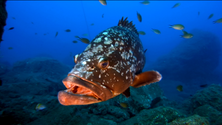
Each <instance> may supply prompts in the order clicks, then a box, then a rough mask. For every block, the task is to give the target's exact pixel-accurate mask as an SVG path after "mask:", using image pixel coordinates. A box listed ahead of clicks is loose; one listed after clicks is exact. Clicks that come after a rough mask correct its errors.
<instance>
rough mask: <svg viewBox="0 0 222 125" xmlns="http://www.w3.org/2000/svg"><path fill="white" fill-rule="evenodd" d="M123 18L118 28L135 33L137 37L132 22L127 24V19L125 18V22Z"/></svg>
mask: <svg viewBox="0 0 222 125" xmlns="http://www.w3.org/2000/svg"><path fill="white" fill-rule="evenodd" d="M123 18H124V17H122V19H121V20H120V21H119V23H118V26H121V27H125V28H127V29H129V30H131V31H133V32H135V33H136V34H137V35H139V33H138V32H137V30H136V27H135V25H133V22H132V21H131V22H128V20H127V18H128V17H126V18H125V20H123Z"/></svg>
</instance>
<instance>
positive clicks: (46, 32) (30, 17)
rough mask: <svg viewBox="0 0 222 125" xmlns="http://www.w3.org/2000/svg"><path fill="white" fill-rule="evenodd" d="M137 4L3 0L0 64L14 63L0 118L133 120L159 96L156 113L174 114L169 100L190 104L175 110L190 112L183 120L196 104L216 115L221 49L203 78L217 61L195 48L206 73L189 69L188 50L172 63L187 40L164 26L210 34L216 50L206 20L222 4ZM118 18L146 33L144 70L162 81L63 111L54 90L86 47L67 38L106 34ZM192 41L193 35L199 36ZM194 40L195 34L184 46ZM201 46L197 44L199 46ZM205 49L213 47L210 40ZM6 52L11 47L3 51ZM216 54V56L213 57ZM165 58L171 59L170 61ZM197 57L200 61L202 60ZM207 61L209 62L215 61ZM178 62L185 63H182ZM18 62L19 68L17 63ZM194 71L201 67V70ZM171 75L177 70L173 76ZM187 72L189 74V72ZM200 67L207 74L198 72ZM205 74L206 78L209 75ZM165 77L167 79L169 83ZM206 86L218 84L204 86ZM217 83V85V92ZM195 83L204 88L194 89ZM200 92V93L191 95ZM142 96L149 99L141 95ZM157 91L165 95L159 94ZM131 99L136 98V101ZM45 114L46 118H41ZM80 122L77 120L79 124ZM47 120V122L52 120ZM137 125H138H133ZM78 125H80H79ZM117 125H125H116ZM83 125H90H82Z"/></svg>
mask: <svg viewBox="0 0 222 125" xmlns="http://www.w3.org/2000/svg"><path fill="white" fill-rule="evenodd" d="M140 2H141V1H107V5H106V6H103V5H102V4H101V3H100V2H99V1H98V0H95V1H7V2H6V10H7V12H8V18H7V20H6V24H7V25H6V26H5V27H4V29H5V32H4V34H3V37H2V39H3V41H2V42H1V44H0V63H2V62H4V63H9V64H11V65H13V64H16V65H15V66H14V68H13V69H12V70H11V69H10V68H9V69H7V72H6V70H5V72H6V73H5V74H1V75H0V80H2V81H3V82H2V85H1V86H0V90H1V92H2V93H1V94H0V97H1V100H2V101H1V102H0V105H1V106H0V120H5V121H10V122H9V124H10V123H11V124H23V123H24V124H26V123H31V122H33V121H34V123H33V124H32V125H36V124H37V125H39V124H40V123H41V124H42V123H45V124H55V123H56V121H59V122H57V123H58V124H62V123H65V121H66V124H67V123H68V122H69V124H71V123H72V122H73V123H75V122H76V121H78V120H79V121H81V120H82V121H81V122H88V121H87V120H89V118H92V119H91V120H94V121H97V120H98V119H99V118H103V119H106V120H110V121H113V122H117V123H120V122H123V121H124V120H128V119H132V120H135V119H133V117H134V116H137V114H138V113H139V112H140V111H142V110H147V111H148V108H147V107H148V106H149V104H151V101H152V100H154V99H155V98H156V97H158V98H160V97H161V101H162V100H164V101H163V102H161V103H159V102H157V103H159V104H158V105H157V106H156V107H158V106H159V107H158V108H160V109H161V108H162V107H160V106H161V105H164V106H172V107H173V108H175V109H176V108H178V107H177V106H178V105H174V103H172V102H168V100H167V99H169V100H173V101H175V102H176V103H178V102H179V103H182V102H183V101H184V100H185V99H190V100H189V101H190V102H192V101H193V102H192V103H190V104H189V105H186V106H185V107H183V105H179V107H180V106H181V107H182V108H178V109H183V110H184V112H186V111H189V113H187V114H186V113H184V114H185V115H186V116H188V115H193V114H196V113H197V112H198V111H197V112H195V110H196V109H197V108H201V107H202V106H205V107H207V106H208V107H209V106H212V107H213V108H215V112H216V111H217V112H221V111H222V108H221V104H222V101H221V97H222V93H221V90H222V89H221V84H222V83H221V81H222V78H221V77H220V76H222V71H221V69H222V51H220V53H221V55H220V57H219V58H220V59H219V60H220V62H219V65H218V66H217V68H216V70H215V71H216V72H214V71H212V72H210V71H209V70H208V69H210V70H211V69H214V68H215V67H214V64H215V65H217V59H218V58H217V56H215V55H216V54H215V55H214V54H212V55H209V53H208V52H204V50H205V49H203V48H201V47H202V46H201V47H199V48H201V49H199V48H198V47H197V50H202V51H203V53H204V55H203V54H201V53H199V52H196V53H195V54H196V55H198V54H199V55H200V56H206V57H208V58H206V60H204V61H203V62H204V63H203V64H209V67H208V65H203V66H202V64H201V63H200V61H199V60H198V61H197V60H196V62H198V63H196V62H195V61H194V62H193V63H195V64H194V65H193V64H192V59H193V60H195V58H193V57H192V53H189V51H190V50H193V48H192V47H191V48H185V49H187V51H188V54H187V53H186V54H184V55H185V56H184V58H192V59H191V60H189V59H187V60H186V59H184V58H179V57H174V56H175V55H176V54H172V55H167V54H169V52H171V51H172V50H175V48H176V47H178V45H183V44H180V43H182V42H186V41H184V38H182V37H180V35H182V32H181V31H179V30H175V29H172V28H169V25H173V24H183V25H184V26H185V29H184V30H185V31H187V32H189V33H192V31H194V29H198V30H200V31H203V32H205V31H208V32H211V33H212V34H214V35H215V36H216V37H217V38H218V39H219V40H220V42H221V47H222V23H217V24H213V21H216V20H217V19H220V18H222V9H221V7H222V1H165V2H164V1H150V4H149V5H143V4H141V3H140ZM178 2H179V3H180V5H179V6H178V7H176V8H172V6H173V5H175V4H176V3H178ZM137 12H138V13H140V14H141V16H142V22H139V21H138V19H137ZM198 12H200V15H198ZM210 14H214V16H213V17H212V18H211V19H208V17H209V15H210ZM102 15H103V17H102ZM122 17H128V20H129V21H133V24H135V27H136V29H137V30H138V31H144V32H145V33H146V35H140V36H139V37H140V39H141V41H142V43H143V47H144V49H147V51H146V54H145V56H146V65H145V68H144V69H145V70H148V69H149V68H150V67H149V66H154V67H155V68H157V69H158V68H159V69H160V70H161V71H162V72H160V73H161V74H162V76H163V79H162V81H160V82H159V83H158V84H153V86H152V84H151V85H150V86H151V87H150V86H146V87H147V88H146V87H144V88H143V89H138V90H137V91H136V90H135V89H134V90H133V93H132V95H133V96H131V97H130V98H125V97H124V96H122V95H120V96H117V97H115V98H114V99H113V100H108V101H105V102H103V103H98V104H93V105H87V106H68V107H65V106H63V105H60V104H59V102H58V100H57V92H58V91H59V90H64V89H65V87H64V85H63V84H62V79H64V78H65V77H66V75H67V73H68V71H70V70H71V67H73V66H74V65H75V64H74V59H73V56H74V55H76V54H79V53H81V52H83V51H84V50H85V48H86V47H87V45H88V44H85V43H83V42H81V41H78V43H73V42H72V41H73V40H77V39H76V37H75V36H79V37H84V38H87V39H89V40H90V41H92V40H93V39H94V38H95V36H96V35H98V34H99V33H100V32H102V31H104V30H106V29H107V28H110V27H113V26H117V24H118V21H119V20H120V19H121V18H122ZM91 24H94V25H91ZM11 27H14V29H13V30H9V28H11ZM152 28H153V29H158V30H160V32H161V34H159V35H158V34H155V33H154V32H153V31H152ZM67 29H70V30H71V32H66V31H65V30H67ZM56 32H58V35H57V36H56V37H55V35H56ZM83 34H88V36H84V35H83ZM198 35H199V36H200V34H198ZM211 36H213V35H210V37H209V38H212V37H211ZM213 37H214V36H213ZM194 38H195V35H194V37H193V38H191V40H192V39H194ZM206 41H207V40H206ZM208 41H209V40H208ZM187 42H190V41H187ZM204 42H205V41H204V40H203V43H204ZM212 43H213V44H215V43H216V42H215V41H214V40H213V38H212ZM191 44H192V43H191ZM200 44H201V43H200ZM204 44H205V43H204ZM213 44H212V45H213ZM184 45H186V44H184ZM189 45H190V43H189ZM193 45H196V44H193ZM202 45H203V44H202ZM9 47H12V48H13V49H9ZM188 47H189V46H188ZM181 50H182V51H180V50H178V53H179V52H184V51H183V50H184V49H182V48H181ZM207 50H210V52H212V53H214V51H212V50H213V49H207ZM174 52H175V51H174ZM192 52H195V51H192ZM217 52H218V51H216V52H215V53H217ZM210 54H211V53H210ZM164 55H167V57H166V56H164ZM181 55H183V54H181ZM187 55H191V56H187ZM42 56H44V57H51V58H54V59H56V60H58V61H59V62H61V63H63V64H65V65H68V66H70V67H65V66H64V65H60V64H59V63H57V61H56V60H51V59H48V58H37V59H36V60H35V57H42ZM177 56H178V55H177ZM211 56H215V57H216V58H209V57H211ZM163 57H164V58H163ZM28 58H33V60H34V61H33V60H31V61H30V60H29V61H27V62H25V61H24V60H25V59H28ZM158 59H160V61H163V63H164V62H165V60H163V59H166V61H167V63H166V64H169V65H163V66H165V67H168V66H169V67H173V68H172V69H170V68H165V67H161V66H162V65H161V64H162V62H158ZM161 59H162V60H161ZM171 59H175V62H174V60H171ZM198 59H199V58H198ZM200 59H204V58H202V57H201V58H200ZM207 59H215V60H216V61H215V62H216V63H213V62H212V61H211V60H210V61H209V60H207ZM183 60H185V61H184V62H183ZM18 61H22V62H20V63H16V62H18ZM186 61H187V62H186ZM42 62H43V63H42ZM178 62H179V63H178ZM211 62H212V63H211ZM155 64H160V65H155ZM171 64H172V65H171ZM33 66H36V67H33ZM186 66H190V67H186ZM201 66H202V67H203V69H202V68H200V67H201ZM177 67H178V68H177ZM181 67H182V68H181ZM0 68H1V67H0ZM151 68H153V67H151ZM51 69H52V71H51ZM177 69H179V71H178V70H177ZM190 69H191V70H190ZM192 69H194V70H193V71H194V73H193V72H192ZM205 69H206V70H207V72H205ZM21 70H22V71H21ZM23 70H24V71H23ZM155 70H156V69H155ZM180 70H181V72H182V73H181V72H180ZM2 71H3V70H2ZM174 71H175V72H174ZM186 71H187V72H186ZM190 71H191V72H190ZM195 71H196V72H195ZM168 72H169V73H168ZM208 72H210V73H209V74H208ZM0 73H1V72H0ZM195 73H197V74H195ZM198 73H199V74H198ZM168 74H173V75H175V77H174V76H170V75H168ZM186 74H187V77H188V78H193V79H186ZM190 74H191V75H190ZM201 74H202V75H201ZM208 75H209V76H208ZM60 77H61V78H60ZM165 78H166V79H165ZM209 84H217V85H212V86H211V87H209V86H210V85H209ZM218 84H220V85H219V86H218ZM178 85H183V91H178V90H177V89H176V87H177V86H178ZM201 85H206V86H205V87H201ZM62 87H63V88H62ZM149 87H150V88H149ZM152 87H153V88H154V89H153V88H152ZM159 87H160V88H161V89H160V88H159ZM131 88H132V87H131ZM146 90H149V91H146ZM162 90H163V91H162ZM200 90H201V92H199V93H198V91H200ZM131 91H132V89H131ZM142 91H143V92H145V94H146V95H148V96H144V94H143V93H142ZM137 92H138V93H137ZM140 92H141V93H140ZM162 92H163V93H164V94H163V95H162ZM5 93H6V94H5ZM137 95H139V96H138V97H137ZM196 100H197V101H196ZM122 102H124V103H127V104H129V105H128V108H124V107H121V106H120V103H122ZM38 103H43V104H44V103H45V105H46V107H47V108H46V110H43V111H41V112H37V111H35V106H36V104H38ZM146 104H147V105H146ZM144 105H146V106H144ZM154 105H155V104H154ZM189 106H190V107H189ZM202 108H203V107H202ZM113 109H114V110H113ZM163 109H164V108H163ZM203 109H210V108H203ZM149 110H150V111H151V110H152V113H153V114H155V113H156V114H159V113H160V112H161V111H155V109H149ZM153 110H154V112H153ZM163 111H165V112H166V111H167V110H165V109H164V110H163ZM200 111H201V110H200ZM203 112H204V111H203ZM212 112H213V110H212V111H211V110H209V111H208V112H204V114H201V112H199V113H200V114H199V115H200V116H203V117H205V116H204V115H205V114H206V115H207V117H210V116H211V115H208V114H210V113H212ZM103 113H104V114H103ZM54 114H58V115H57V117H58V118H56V116H55V115H54ZM126 114H127V115H126ZM197 114H198V113H197ZM69 115H70V116H69ZM151 115H152V114H151ZM165 115H169V116H170V115H173V113H172V114H167V113H166V114H165ZM42 116H44V117H42ZM47 116H48V117H49V118H47ZM61 116H63V118H61V119H60V117H61ZM79 116H81V117H82V118H80V119H79ZM92 116H93V117H92ZM153 116H154V115H153ZM157 116H158V115H157ZM163 116H164V115H163ZM181 116H182V115H181ZM181 116H180V115H178V117H175V118H174V119H171V120H169V119H168V120H169V122H171V121H172V120H175V119H176V118H179V117H181ZM217 116H218V118H219V117H220V116H221V114H220V113H218V114H217ZM161 117H162V116H161ZM165 117H166V116H164V120H163V121H164V122H163V123H165V121H167V118H165ZM38 118H40V119H38ZM51 118H54V119H53V120H51ZM143 118H144V119H147V118H151V119H152V120H153V119H155V118H158V117H156V116H155V117H148V115H145V117H143ZM215 118H216V117H215ZM220 118H221V117H220ZM8 119H9V120H8ZM64 119H65V120H64ZM209 119H212V118H209ZM54 120H55V121H54ZM137 120H138V119H137ZM152 120H151V121H152ZM70 121H71V122H70ZM110 121H106V122H110ZM147 121H148V120H147ZM212 121H213V120H212ZM212 121H210V123H213V122H212ZM220 121H222V120H218V124H217V125H219V124H222V123H221V122H220ZM54 122H55V123H54ZM100 122H101V123H103V122H104V121H100ZM143 122H144V121H143ZM157 122H158V120H157ZM219 122H220V123H219ZM57 123H56V124H57ZM93 123H94V122H93ZM95 123H96V122H95ZM130 123H131V122H130ZM137 123H138V124H139V122H137ZM76 124H78V123H76ZM79 124H81V125H82V123H79ZM85 124H86V123H85ZM103 124H104V123H103ZM122 124H126V123H124V122H123V123H122ZM131 124H134V123H131ZM141 124H142V123H141ZM147 124H148V123H147ZM160 124H161V123H160ZM202 124H203V123H202ZM87 125H90V124H89V123H87Z"/></svg>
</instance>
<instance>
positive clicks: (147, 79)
mask: <svg viewBox="0 0 222 125" xmlns="http://www.w3.org/2000/svg"><path fill="white" fill-rule="evenodd" d="M161 79H162V76H161V74H160V73H159V72H157V71H147V72H143V73H140V74H138V75H135V78H134V81H133V84H132V85H131V86H133V87H135V88H138V87H141V86H145V85H149V84H151V83H154V82H159V81H160V80H161Z"/></svg>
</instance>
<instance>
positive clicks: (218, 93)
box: [190, 84, 222, 112]
mask: <svg viewBox="0 0 222 125" xmlns="http://www.w3.org/2000/svg"><path fill="white" fill-rule="evenodd" d="M203 105H210V106H212V107H213V108H215V109H216V110H218V111H220V112H221V111H222V87H221V86H219V85H214V84H212V85H210V86H209V87H207V88H204V89H203V90H201V91H198V92H197V93H196V94H195V95H194V96H193V97H192V98H191V100H190V106H191V109H190V110H191V111H194V110H195V109H196V108H198V107H200V106H203Z"/></svg>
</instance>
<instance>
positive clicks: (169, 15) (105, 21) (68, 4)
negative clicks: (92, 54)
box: [0, 1, 222, 69]
mask: <svg viewBox="0 0 222 125" xmlns="http://www.w3.org/2000/svg"><path fill="white" fill-rule="evenodd" d="M177 2H178V1H167V2H163V1H151V2H150V4H149V5H142V4H140V2H139V1H121V2H120V1H107V6H103V5H101V4H100V2H99V1H91V2H90V1H64V2H62V1H7V3H6V7H7V8H6V9H7V11H8V19H7V25H6V26H5V28H4V29H5V32H4V34H3V40H4V41H2V43H1V45H0V60H2V61H8V62H10V63H11V64H12V63H14V62H16V61H19V60H24V59H26V58H30V57H35V56H41V55H44V56H50V57H53V58H55V59H58V60H59V61H61V62H63V63H66V64H69V65H74V63H73V57H72V56H73V55H75V54H78V53H81V52H82V51H83V50H84V49H85V48H86V46H87V44H85V43H82V42H78V43H72V41H73V40H75V36H76V35H77V36H80V37H84V36H82V34H85V33H88V30H87V26H88V28H89V33H88V34H89V36H87V37H86V38H89V39H90V40H92V39H93V38H94V37H95V36H96V35H97V34H98V33H100V32H102V31H103V30H105V29H107V28H109V27H112V26H116V25H117V23H118V21H119V20H120V19H121V18H122V16H124V17H128V20H129V21H133V23H134V24H135V25H136V28H137V30H138V31H145V32H146V35H144V36H142V35H140V38H141V40H142V42H143V45H144V49H148V50H147V53H146V56H147V63H148V64H149V63H150V62H153V61H155V60H156V59H157V58H158V57H159V56H161V55H163V54H165V53H167V52H169V51H170V50H171V49H172V48H174V47H175V46H176V45H178V44H179V43H180V42H181V41H182V39H183V38H181V37H180V36H179V35H182V32H181V31H177V30H174V29H172V28H169V25H170V24H183V25H184V26H185V30H186V31H187V32H190V31H191V30H192V29H195V28H198V29H202V30H205V31H210V32H212V33H214V34H216V35H217V36H218V37H219V38H220V41H222V24H213V21H215V20H217V19H219V18H222V15H221V14H222V9H221V7H222V1H219V2H215V1H213V2H210V1H196V2H194V1H190V2H188V1H179V3H181V5H180V6H179V7H177V8H173V9H172V8H171V7H172V6H173V5H174V4H175V3H177ZM83 10H84V11H83ZM137 11H138V12H139V13H140V14H141V15H142V22H141V23H140V22H139V21H138V19H137V15H136V12H137ZM198 11H200V15H199V16H198ZM84 12H85V16H86V21H85V18H84ZM212 13H213V14H214V16H213V17H212V18H211V19H209V20H208V19H207V18H208V16H209V15H210V14H212ZM102 14H104V18H102ZM12 17H14V18H15V19H13V18H12ZM31 22H33V23H34V24H32V23H31ZM86 22H87V24H86ZM92 23H94V26H91V24H92ZM10 27H15V29H13V30H8V29H9V28H10ZM151 28H155V29H159V30H160V31H161V34H160V35H157V34H155V33H154V32H152V30H151ZM66 29H71V32H65V30H66ZM57 31H58V32H59V34H58V36H57V37H55V34H56V32H57ZM35 33H37V35H35ZM44 34H47V35H44ZM194 37H195V36H194ZM8 47H13V49H12V50H9V49H8ZM212 56H213V55H212ZM221 62H222V61H221ZM219 68H220V69H221V68H222V66H221V67H219Z"/></svg>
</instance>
